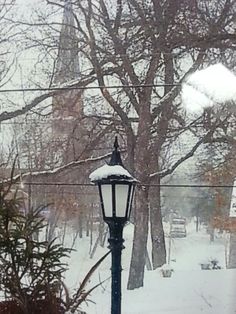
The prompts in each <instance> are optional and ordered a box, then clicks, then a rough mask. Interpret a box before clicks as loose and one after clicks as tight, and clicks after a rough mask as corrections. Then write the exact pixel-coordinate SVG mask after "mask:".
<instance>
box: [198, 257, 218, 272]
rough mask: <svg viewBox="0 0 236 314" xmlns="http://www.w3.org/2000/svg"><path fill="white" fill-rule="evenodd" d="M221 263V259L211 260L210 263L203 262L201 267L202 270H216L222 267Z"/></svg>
mask: <svg viewBox="0 0 236 314" xmlns="http://www.w3.org/2000/svg"><path fill="white" fill-rule="evenodd" d="M218 264H219V261H218V260H217V259H213V260H210V261H209V263H201V264H200V265H201V269H202V270H212V269H213V270H215V269H221V268H222V267H221V266H220V265H218Z"/></svg>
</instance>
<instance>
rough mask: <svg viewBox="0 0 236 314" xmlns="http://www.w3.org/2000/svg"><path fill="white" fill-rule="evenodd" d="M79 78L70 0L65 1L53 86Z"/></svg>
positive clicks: (75, 37) (76, 43)
mask: <svg viewBox="0 0 236 314" xmlns="http://www.w3.org/2000/svg"><path fill="white" fill-rule="evenodd" d="M78 77H79V58H78V38H77V36H76V32H75V22H74V15H73V7H72V3H71V0H65V5H64V11H63V19H62V27H61V32H60V38H59V46H58V56H57V61H56V67H55V76H54V84H58V83H66V82H67V81H71V80H73V79H76V78H78Z"/></svg>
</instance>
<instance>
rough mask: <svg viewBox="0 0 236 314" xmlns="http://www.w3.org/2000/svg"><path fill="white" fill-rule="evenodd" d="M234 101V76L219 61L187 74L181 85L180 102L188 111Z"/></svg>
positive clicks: (235, 89)
mask: <svg viewBox="0 0 236 314" xmlns="http://www.w3.org/2000/svg"><path fill="white" fill-rule="evenodd" d="M228 101H236V76H235V75H234V74H233V73H232V72H231V71H230V70H228V69H227V68H226V67H225V66H223V65H222V64H221V63H218V64H214V65H211V66H209V67H207V68H206V69H203V70H200V71H196V72H194V73H193V74H191V75H189V76H188V77H187V79H186V80H185V82H184V83H183V87H182V102H183V105H184V107H185V108H186V109H187V110H188V111H190V112H200V111H202V110H203V109H204V108H207V107H212V106H214V105H219V104H224V103H225V102H228Z"/></svg>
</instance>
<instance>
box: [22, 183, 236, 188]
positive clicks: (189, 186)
mask: <svg viewBox="0 0 236 314" xmlns="http://www.w3.org/2000/svg"><path fill="white" fill-rule="evenodd" d="M23 183H24V185H34V186H84V187H95V185H94V184H92V183H68V182H23ZM16 184H22V182H18V183H16ZM137 186H144V187H145V186H147V187H163V188H233V185H222V184H216V185H209V184H142V183H138V184H137Z"/></svg>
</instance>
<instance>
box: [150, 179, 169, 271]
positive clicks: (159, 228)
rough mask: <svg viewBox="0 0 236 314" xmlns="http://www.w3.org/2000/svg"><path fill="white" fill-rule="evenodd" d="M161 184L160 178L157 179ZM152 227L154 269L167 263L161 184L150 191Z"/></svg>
mask: <svg viewBox="0 0 236 314" xmlns="http://www.w3.org/2000/svg"><path fill="white" fill-rule="evenodd" d="M156 183H157V184H160V178H158V179H157V182H156ZM150 192H152V193H150V228H151V240H152V266H153V269H156V268H157V267H160V266H162V265H163V264H165V263H166V246H165V235H164V230H163V224H162V215H161V195H160V193H161V191H160V186H156V187H154V188H152V190H151V191H150Z"/></svg>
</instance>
